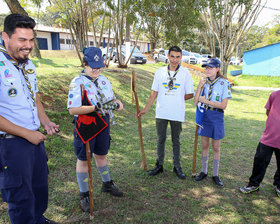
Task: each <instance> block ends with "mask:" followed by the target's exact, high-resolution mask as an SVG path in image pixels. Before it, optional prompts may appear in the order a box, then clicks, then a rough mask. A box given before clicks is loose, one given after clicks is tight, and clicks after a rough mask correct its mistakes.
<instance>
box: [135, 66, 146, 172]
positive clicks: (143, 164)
mask: <svg viewBox="0 0 280 224" xmlns="http://www.w3.org/2000/svg"><path fill="white" fill-rule="evenodd" d="M131 90H132V92H133V94H134V99H135V103H136V112H137V114H139V112H140V110H139V102H138V95H137V91H136V81H135V71H133V72H132V77H131ZM137 120H138V132H139V139H140V145H141V153H142V161H141V167H142V168H144V170H145V171H147V170H148V167H147V162H146V157H145V151H144V144H143V134H142V124H141V117H140V116H137Z"/></svg>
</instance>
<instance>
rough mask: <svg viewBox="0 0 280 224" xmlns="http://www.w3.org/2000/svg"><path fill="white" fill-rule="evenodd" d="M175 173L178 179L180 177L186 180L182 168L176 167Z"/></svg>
mask: <svg viewBox="0 0 280 224" xmlns="http://www.w3.org/2000/svg"><path fill="white" fill-rule="evenodd" d="M173 172H174V173H176V175H177V177H179V178H180V179H182V180H184V179H186V175H185V174H184V173H183V171H182V168H181V167H178V168H176V167H174V168H173Z"/></svg>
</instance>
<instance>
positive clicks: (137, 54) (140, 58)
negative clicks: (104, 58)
mask: <svg viewBox="0 0 280 224" xmlns="http://www.w3.org/2000/svg"><path fill="white" fill-rule="evenodd" d="M132 50H133V47H130V53H131V52H132ZM125 51H126V49H125V46H122V47H121V57H122V59H123V60H122V61H124V59H125ZM113 61H114V62H115V63H116V62H117V61H118V56H117V51H116V50H115V52H114V56H113ZM146 62H147V58H146V57H145V56H144V55H143V54H142V53H141V51H139V49H138V48H137V47H135V48H134V51H133V53H132V55H131V57H130V64H137V63H140V64H145V63H146Z"/></svg>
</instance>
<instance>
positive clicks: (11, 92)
mask: <svg viewBox="0 0 280 224" xmlns="http://www.w3.org/2000/svg"><path fill="white" fill-rule="evenodd" d="M17 93H18V92H17V89H16V88H10V89H8V96H9V97H15V96H16V95H17Z"/></svg>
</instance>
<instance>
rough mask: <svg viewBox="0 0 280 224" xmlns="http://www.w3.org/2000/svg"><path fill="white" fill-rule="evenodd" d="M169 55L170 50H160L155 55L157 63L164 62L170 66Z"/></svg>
mask: <svg viewBox="0 0 280 224" xmlns="http://www.w3.org/2000/svg"><path fill="white" fill-rule="evenodd" d="M167 55H168V50H160V51H159V52H158V53H155V54H154V60H155V62H156V63H157V62H160V61H161V62H163V63H166V64H168V63H169V59H168V57H167Z"/></svg>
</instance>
